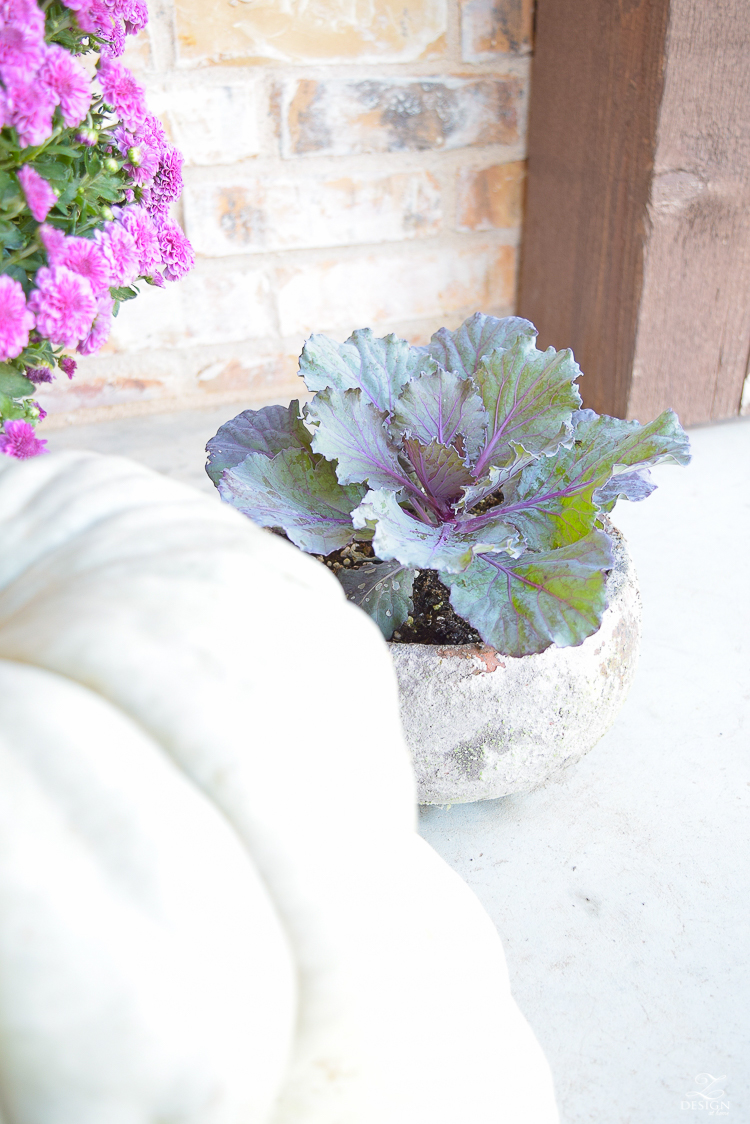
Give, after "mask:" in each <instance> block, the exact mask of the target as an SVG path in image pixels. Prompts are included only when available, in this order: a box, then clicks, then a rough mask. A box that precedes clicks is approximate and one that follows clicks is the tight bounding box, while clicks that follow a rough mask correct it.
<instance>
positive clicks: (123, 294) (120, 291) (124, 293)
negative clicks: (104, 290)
mask: <svg viewBox="0 0 750 1124" xmlns="http://www.w3.org/2000/svg"><path fill="white" fill-rule="evenodd" d="M109 293H110V296H111V297H113V298H114V300H116V301H120V303H122V301H132V300H133V299H134V298H135V297H137V296H138V290H137V289H131V288H130V287H129V286H121V287H120V288H118V287H117V286H116V285H112V286H111V287H110V290H109Z"/></svg>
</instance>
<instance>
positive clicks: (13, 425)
mask: <svg viewBox="0 0 750 1124" xmlns="http://www.w3.org/2000/svg"><path fill="white" fill-rule="evenodd" d="M46 444H47V442H46V441H45V440H44V439H43V438H41V437H37V436H36V434H35V433H34V429H33V427H32V426H30V425H29V423H28V422H26V421H7V422H6V423H5V426H4V428H3V430H2V432H0V453H5V455H6V457H15V458H16V459H17V460H19V461H25V460H27V459H28V458H29V457H36V456H38V455H39V454H40V453H44V452H46V451H47V450H46V448H45V446H46Z"/></svg>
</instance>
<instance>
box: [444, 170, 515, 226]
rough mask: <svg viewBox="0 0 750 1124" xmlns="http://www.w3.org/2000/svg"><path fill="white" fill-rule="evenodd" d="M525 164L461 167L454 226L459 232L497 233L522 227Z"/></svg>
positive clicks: (457, 186)
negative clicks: (479, 231) (491, 231)
mask: <svg viewBox="0 0 750 1124" xmlns="http://www.w3.org/2000/svg"><path fill="white" fill-rule="evenodd" d="M525 173H526V163H525V161H523V160H515V161H513V162H512V163H511V164H493V166H492V167H491V168H460V169H459V171H458V173H457V185H456V191H457V209H456V225H457V227H458V229H459V230H496V229H503V228H509V227H518V226H520V225H521V217H522V213H523V184H524V177H525Z"/></svg>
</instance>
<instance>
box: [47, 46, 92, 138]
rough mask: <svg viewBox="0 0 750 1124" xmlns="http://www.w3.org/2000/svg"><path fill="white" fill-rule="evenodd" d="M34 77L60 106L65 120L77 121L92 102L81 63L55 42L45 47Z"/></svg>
mask: <svg viewBox="0 0 750 1124" xmlns="http://www.w3.org/2000/svg"><path fill="white" fill-rule="evenodd" d="M37 78H38V79H39V81H40V82H41V84H42V85H43V86H45V87H46V88H47V89H48V90H49V92H50V94H51V96H52V97H53V98H54V100H55V101H56V102H57V103H58V105H59V106H60V110H61V112H62V116H63V121H64V122H65V124H66V125H67V126H68V127H70V126H72V125H80V123H81V121H83V119H84V117H85V116H86V114H87V113H88V111H89V106H90V105H91V83H90V82H89V78H88V75H87V74H86V71H85V70H84V69H83V67H82V66H81V64H80V63H78V62H76V60H75V59H74V58H72V57H71V56H70V55H69V54H68V52H67V51H65V50H63V48H62V47H58V46H57V44H54V45H53V46H51V47H49V48H48V50H47V54H46V57H45V59H44V62H43V63H42V66H41V69H40V70H39V73H38V75H37Z"/></svg>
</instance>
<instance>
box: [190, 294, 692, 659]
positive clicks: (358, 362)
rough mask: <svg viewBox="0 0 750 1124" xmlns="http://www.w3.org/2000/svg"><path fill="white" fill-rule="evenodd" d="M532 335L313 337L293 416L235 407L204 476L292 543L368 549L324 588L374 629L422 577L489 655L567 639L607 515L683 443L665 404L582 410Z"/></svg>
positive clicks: (507, 329) (598, 566) (586, 607)
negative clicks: (340, 593)
mask: <svg viewBox="0 0 750 1124" xmlns="http://www.w3.org/2000/svg"><path fill="white" fill-rule="evenodd" d="M535 336H536V333H535V330H534V328H533V325H531V324H530V323H529V322H528V321H527V320H521V319H520V318H518V317H508V318H506V319H504V320H499V319H496V318H494V317H491V316H484V315H481V314H479V313H477V314H476V315H475V316H472V317H471V318H470V319H469V320H467V321H466V322H465V323H464V324H463V325H462V326H461V327H460V328H458V329H457V330H456V331H454V332H449V331H447V330H446V329H441V330H440V331H439V332H437V333H436V334H435V335H434V336H433V337H432V340H431V342H430V344H429V345H428V346H427V347H425V348H417V347H413V346H411V345H410V344H409V343H407V342H406V341H405V340H399V339H397V338H396V337H395V336H386V337H385V338H384V339H379V338H376V337H375V336H374V335H373V333H372V332H370V331H369V330H368V329H362V330H361V331H356V332H354V333H353V334H352V335H351V336H350V338H349V339H348V340H347V341H346V342H345V343H342V344H340V343H336V342H334V341H332V340H329V339H326V337H325V336H313V337H312V338H311V339H310V340H308V342H307V343H306V345H305V348H304V351H303V353H302V358H301V361H300V370H301V373H302V375H303V376H304V378H305V380H306V382H307V385H308V387H309V388H310V389H311V390H313V391H316V392H317V393H316V394H315V396H314V398H313V400H312V401H311V402H310V403H309V404H308V405H307V406H305V407H304V410H303V415H304V417H303V418H302V417H300V411H299V404H298V403H293V404H292V406H291V407H290V408H289V410H288V411H287V410H283V409H282V408H281V407H268V408H267V409H266V410H259V411H246V413H245V414H241V415H240V417H239V418H236V419H235V420H234V421H233V422H230V423H228V424H227V425H226V426H223V427H222V429H221V430H220V431H219V433H218V434H217V436H216V437H215V438H214V439H213V441H212V442H210V443H209V447H208V451H209V454H210V458H211V459H210V463H209V466H208V471H209V474H210V475H211V477H212V479H214V481H215V482H216V483H217V484H218V486H219V489H220V491H221V494H222V498H224V499H225V500H227V501H228V502H230V503H232V504H234V506H236V507H238V508H239V509H240V510H241V511H244V512H245V513H246V514H247V515H249V516H250V518H252V519H254V520H255V521H256V522H258V523H260V524H262V525H263V526H270V527H278V528H282V529H283V530H284V531H285V532H286V534H287V535H288V536H289V538H290V539H291V540H292V541H293V542H295V543H296V544H297V545H298V546H300V547H301V548H302V549H304V550H308V551H314V552H315V553H330V552H331V551H333V550H334V549H337V548H340V547H342V546H344V545H346V544H347V543H349V542H350V541H351V540H352V539H353V538H355V537H356V538H359V539H364V538H369V539H371V541H372V547H373V551H374V554H375V559H374V560H373V561H372V562H368V563H366V564H365V565H364V566H361V567H360V568H359V569H357V568H352V569H350V570H346V569H343V568H342V569H341V570H339V578H340V580H341V581H342V583H343V584H344V586H345V588H346V591H347V596H349V597H350V598H351V599H353V600H354V601H355V602H356V603H358V604H360V605H361V606H362V607H363V608H364V609H366V610H367V611H368V612H370V614H371V615H372V616H373V617H374V619H375V620H376V621H377V622H378V624H379V626H380V628H381V630H382V631H383V633H384V635H386V636H390V635H391V631H392V629H393V628H394V627H396V624H397V623H402V622H403V620H404V619H405V617H406V615H407V614H408V612H409V610H410V606H411V600H410V597H411V588H412V582H413V578H414V569H415V568H420V569H430V570H436V571H437V572H438V573H439V575H440V577H441V579H442V580H443V581H444V582H445V583H446V585H449V586H450V588H451V604H452V605H453V608H454V610H455V611H456V612H457V613H458V614H459V615H460V616H462V617H464V618H465V619H466V620H467V621H468V622H469V623H470V624H472V625H473V626H474V627H475V628H476V629H477V630H478V631H479V633H480V635H481V636H482V637H483V639H484V640H485V641H486V642H487V643H488V644H492V645H493V646H494V647H496V648H498V649H499V650H500V651H502V652H505V653H507V654H510V655H516V656H521V655H525V654H529V653H532V652H541V651H544V649H545V648H547V647H549V645H550V644H553V643H555V644H560V645H563V644H580V643H581V642H582V641H583V640H584V639H585V637H586V636H589V635H590V634H591V633H592V632H594V631H595V630H596V629H597V628H598V627H599V623H600V622H601V616H602V613H603V611H604V605H605V588H604V587H605V579H606V572H607V570H608V568H609V567H610V565H611V555H610V547H609V540H608V538H607V535H606V534H605V533H604V532H603V531H602V530H601V529H600V528H601V526H602V518H603V515H604V513H606V512H609V511H611V509H612V508H613V506H614V504H615V503H616V501H617V499H618V498H620V497H624V498H627V499H630V500H639V499H643V498H645V496H647V495H648V494H649V493H650V492H651V491H652V490H653V484H652V483H651V482H650V480H649V477H648V468H649V466H651V465H654V464H657V463H659V462H660V461H670V460H671V461H673V462H674V463H677V464H686V463H687V461H688V460H689V453H688V442H687V437H686V436H685V434H684V433H683V431H682V429H681V428H680V425H679V422H678V421H677V418H676V417H675V415H674V414H673V413H672V412H671V411H666V412H665V413H664V414H662V415H661V417H659V418H657V419H656V420H655V421H653V422H650V423H649V424H648V425H645V426H642V425H639V424H638V422H630V421H621V420H620V419H618V418H608V417H599V416H598V415H597V414H595V413H593V411H591V410H582V409H580V408H579V407H580V401H581V400H580V395H579V393H578V388H577V386H576V385H575V383H576V379H577V378H578V376H579V375H580V371H579V368H578V366H577V364H576V362H575V360H574V359H573V356H572V354H571V353H570V351H567V350H565V351H560V352H556V351H555V350H554V349H553V348H549V349H548V350H547V351H545V352H542V351H539V350H537V348H536V347H535V346H534V340H535Z"/></svg>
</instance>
